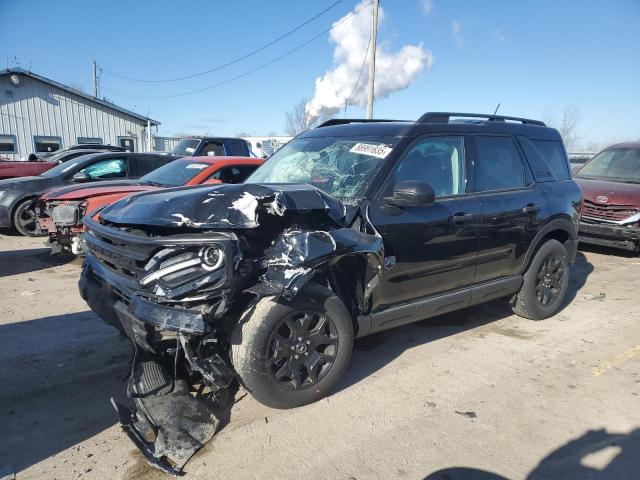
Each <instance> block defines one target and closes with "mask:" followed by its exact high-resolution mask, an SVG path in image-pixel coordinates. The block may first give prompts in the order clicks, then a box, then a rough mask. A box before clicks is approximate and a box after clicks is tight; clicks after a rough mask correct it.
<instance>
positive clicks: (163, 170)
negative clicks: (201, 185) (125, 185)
mask: <svg viewBox="0 0 640 480" xmlns="http://www.w3.org/2000/svg"><path fill="white" fill-rule="evenodd" d="M208 166H209V164H208V163H204V162H193V161H191V160H187V159H184V160H174V161H173V162H169V163H167V164H166V165H164V166H163V167H160V168H158V169H156V170H154V171H152V172H150V173H147V174H146V175H145V176H143V177H141V178H140V180H141V181H142V182H145V183H151V184H153V185H160V186H165V187H179V186H181V185H185V184H186V183H187V182H188V181H189V180H191V179H192V178H193V177H195V176H196V175H198V174H199V173H200V172H202V171H203V170H204V169H205V168H207V167H208Z"/></svg>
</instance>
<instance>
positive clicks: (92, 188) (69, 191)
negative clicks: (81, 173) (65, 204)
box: [42, 180, 147, 200]
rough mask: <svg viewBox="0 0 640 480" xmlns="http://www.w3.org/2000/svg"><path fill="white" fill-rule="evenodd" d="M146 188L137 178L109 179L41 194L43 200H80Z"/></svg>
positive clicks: (68, 186) (139, 190)
mask: <svg viewBox="0 0 640 480" xmlns="http://www.w3.org/2000/svg"><path fill="white" fill-rule="evenodd" d="M146 189H147V185H146V184H143V183H141V182H140V181H137V180H111V181H105V182H92V183H89V184H87V183H85V184H73V185H67V186H64V187H59V188H55V189H52V190H49V191H48V192H46V193H45V194H44V195H42V199H43V200H82V199H85V198H91V197H97V196H101V195H111V194H113V193H133V192H141V191H145V190H146Z"/></svg>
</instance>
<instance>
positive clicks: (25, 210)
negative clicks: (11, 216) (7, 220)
mask: <svg viewBox="0 0 640 480" xmlns="http://www.w3.org/2000/svg"><path fill="white" fill-rule="evenodd" d="M32 206H33V203H29V204H27V205H24V206H23V207H22V208H21V209H20V214H19V215H18V222H20V227H21V228H22V229H23V230H24V231H25V232H28V233H35V232H36V230H37V223H36V212H34V211H33V208H31V207H32Z"/></svg>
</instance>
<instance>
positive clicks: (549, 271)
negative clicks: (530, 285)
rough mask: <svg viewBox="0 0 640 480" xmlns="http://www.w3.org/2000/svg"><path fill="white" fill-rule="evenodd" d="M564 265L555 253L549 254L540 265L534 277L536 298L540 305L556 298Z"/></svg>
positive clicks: (558, 293) (560, 288) (551, 301)
mask: <svg viewBox="0 0 640 480" xmlns="http://www.w3.org/2000/svg"><path fill="white" fill-rule="evenodd" d="M563 279H564V266H563V264H562V259H561V258H560V257H559V256H557V255H549V256H548V257H547V258H545V259H544V261H543V262H542V265H541V266H540V271H539V272H538V276H537V278H536V298H537V299H538V302H539V303H540V304H541V305H544V306H546V305H549V304H551V303H553V302H555V300H556V299H557V298H558V296H559V295H560V292H561V291H562V282H563Z"/></svg>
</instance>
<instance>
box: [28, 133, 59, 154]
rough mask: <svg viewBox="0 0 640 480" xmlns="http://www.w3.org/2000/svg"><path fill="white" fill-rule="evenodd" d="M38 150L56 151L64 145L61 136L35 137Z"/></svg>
mask: <svg viewBox="0 0 640 480" xmlns="http://www.w3.org/2000/svg"><path fill="white" fill-rule="evenodd" d="M33 143H34V147H35V149H36V152H38V153H42V152H55V151H56V150H59V149H60V147H61V146H62V139H61V138H60V137H33Z"/></svg>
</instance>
